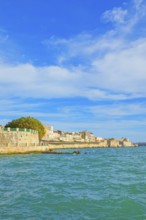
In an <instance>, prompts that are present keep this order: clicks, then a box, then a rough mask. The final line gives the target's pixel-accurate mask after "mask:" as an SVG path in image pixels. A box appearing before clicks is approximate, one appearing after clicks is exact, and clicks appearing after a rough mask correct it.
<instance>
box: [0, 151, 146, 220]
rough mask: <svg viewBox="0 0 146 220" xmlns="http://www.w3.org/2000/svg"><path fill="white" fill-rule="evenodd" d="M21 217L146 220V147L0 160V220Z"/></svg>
mask: <svg viewBox="0 0 146 220" xmlns="http://www.w3.org/2000/svg"><path fill="white" fill-rule="evenodd" d="M63 151H64V153H65V152H73V151H74V149H69V150H68V149H67V150H63ZM23 219H24V220H92V219H93V220H94V219H95V220H146V147H135V148H90V149H80V154H77V155H76V154H23V155H19V154H18V155H6V156H0V220H23Z"/></svg>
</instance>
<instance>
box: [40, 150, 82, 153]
mask: <svg viewBox="0 0 146 220" xmlns="http://www.w3.org/2000/svg"><path fill="white" fill-rule="evenodd" d="M43 153H44V154H80V151H73V152H59V151H54V150H49V151H46V152H43Z"/></svg>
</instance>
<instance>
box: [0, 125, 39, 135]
mask: <svg viewBox="0 0 146 220" xmlns="http://www.w3.org/2000/svg"><path fill="white" fill-rule="evenodd" d="M1 131H18V132H30V133H34V134H38V131H37V130H32V129H27V128H10V127H7V128H6V127H2V128H1Z"/></svg>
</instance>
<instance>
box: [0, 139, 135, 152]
mask: <svg viewBox="0 0 146 220" xmlns="http://www.w3.org/2000/svg"><path fill="white" fill-rule="evenodd" d="M112 147H114V148H119V147H135V145H133V144H131V145H129V146H108V145H102V144H101V143H100V144H99V143H97V142H90V143H76V142H69V143H67V142H50V143H48V144H47V145H36V146H32V145H30V146H4V147H3V146H0V155H6V154H27V153H49V152H51V150H58V149H81V148H112Z"/></svg>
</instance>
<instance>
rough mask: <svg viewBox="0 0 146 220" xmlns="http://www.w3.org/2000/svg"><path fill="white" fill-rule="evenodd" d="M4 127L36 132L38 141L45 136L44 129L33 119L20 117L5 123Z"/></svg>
mask: <svg viewBox="0 0 146 220" xmlns="http://www.w3.org/2000/svg"><path fill="white" fill-rule="evenodd" d="M5 127H10V128H27V129H33V130H37V131H38V134H39V139H40V140H41V139H42V137H43V136H44V134H45V128H44V126H43V125H42V123H41V122H40V121H39V120H37V119H35V118H33V117H26V118H25V117H22V118H18V119H15V120H12V121H11V122H9V123H7V124H6V125H5Z"/></svg>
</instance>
